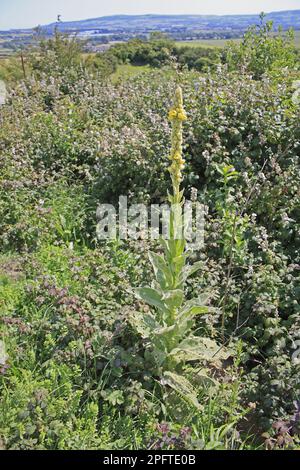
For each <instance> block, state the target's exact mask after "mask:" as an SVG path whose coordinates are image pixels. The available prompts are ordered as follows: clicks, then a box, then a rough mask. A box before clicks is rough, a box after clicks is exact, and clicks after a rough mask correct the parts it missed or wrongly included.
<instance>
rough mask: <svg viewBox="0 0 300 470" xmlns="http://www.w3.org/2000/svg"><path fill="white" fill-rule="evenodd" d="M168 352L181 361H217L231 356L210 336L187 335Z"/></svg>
mask: <svg viewBox="0 0 300 470" xmlns="http://www.w3.org/2000/svg"><path fill="white" fill-rule="evenodd" d="M170 354H171V355H172V356H175V357H176V358H177V359H178V360H182V361H209V362H218V361H220V360H225V359H228V358H229V357H230V356H231V352H230V351H229V350H226V349H225V348H224V347H223V346H219V345H218V344H217V343H216V342H215V341H213V340H212V339H210V338H201V337H200V336H199V337H198V336H189V337H188V338H186V339H184V340H183V341H182V342H181V343H180V344H179V345H178V347H177V348H175V349H173V351H171V353H170Z"/></svg>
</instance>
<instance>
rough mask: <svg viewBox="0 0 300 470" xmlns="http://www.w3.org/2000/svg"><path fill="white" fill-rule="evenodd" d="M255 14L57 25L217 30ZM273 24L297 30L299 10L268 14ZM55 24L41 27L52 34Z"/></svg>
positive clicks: (68, 28) (245, 22) (242, 24)
mask: <svg viewBox="0 0 300 470" xmlns="http://www.w3.org/2000/svg"><path fill="white" fill-rule="evenodd" d="M258 16H259V15H258V14H257V15H223V16H218V15H114V16H103V17H100V18H91V19H87V20H81V21H66V22H62V23H60V24H59V30H60V31H63V32H79V31H89V30H101V31H102V32H103V33H113V34H114V33H120V32H128V33H132V32H134V33H139V32H141V33H142V32H147V31H195V30H201V31H210V30H213V31H218V30H222V31H224V30H228V31H235V30H239V31H240V30H245V29H247V28H248V27H249V26H250V25H252V24H256V23H258V21H259V18H258ZM266 18H267V20H272V21H273V22H274V26H275V27H278V26H282V27H283V29H288V28H290V27H293V28H294V29H297V30H299V29H300V10H288V11H279V12H272V13H268V14H267V17H266ZM55 26H57V23H52V24H49V25H45V26H43V27H42V29H43V30H44V32H46V33H49V34H51V32H53V30H54V28H55Z"/></svg>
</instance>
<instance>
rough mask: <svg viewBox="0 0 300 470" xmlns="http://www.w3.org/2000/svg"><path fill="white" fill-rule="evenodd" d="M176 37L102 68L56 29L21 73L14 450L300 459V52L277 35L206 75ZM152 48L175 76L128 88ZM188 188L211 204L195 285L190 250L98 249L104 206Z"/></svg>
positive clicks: (15, 159)
mask: <svg viewBox="0 0 300 470" xmlns="http://www.w3.org/2000/svg"><path fill="white" fill-rule="evenodd" d="M257 38H259V39H257ZM161 41H162V42H164V41H165V39H164V38H161V37H157V36H156V37H152V39H151V41H150V46H149V43H141V42H139V41H134V42H131V43H129V44H128V45H126V46H118V47H116V49H115V50H114V51H113V52H112V51H109V54H110V56H109V57H108V56H107V55H103V56H101V57H98V58H97V57H96V58H93V57H84V58H83V57H82V54H81V51H80V48H78V47H77V46H78V45H77V44H76V41H75V40H74V41H69V40H66V39H65V38H63V37H61V36H60V35H59V34H56V35H55V37H54V39H52V40H51V41H47V42H43V43H42V44H41V46H40V48H39V50H38V52H37V51H36V50H35V51H34V52H33V53H32V54H30V55H28V56H27V57H26V70H25V77H24V76H23V77H22V75H21V77H19V76H17V75H15V74H14V73H13V68H12V69H11V70H12V73H11V75H10V76H9V78H10V79H11V85H10V86H9V95H8V98H7V102H6V104H5V105H3V106H1V108H0V123H1V127H0V155H1V159H0V165H1V176H0V193H1V201H0V248H1V257H0V315H1V332H2V339H1V342H0V386H1V413H0V444H1V447H2V448H5V449H135V448H148V449H149V448H154V449H157V448H159V449H212V448H215V449H245V448H254V449H260V448H264V447H267V448H268V449H273V448H283V449H286V448H293V449H297V448H298V449H299V446H300V443H299V441H300V437H299V434H300V397H299V393H300V392H299V390H300V381H299V373H300V363H299V357H298V356H299V355H298V350H297V348H299V344H300V333H299V331H300V308H299V294H300V290H299V270H300V252H299V247H300V244H299V241H300V240H299V228H300V227H299V207H300V195H299V183H300V176H299V175H300V173H299V152H300V127H299V117H300V116H299V109H300V108H299V88H297V87H299V78H300V73H299V66H298V59H297V55H296V53H295V51H294V50H293V46H292V42H291V41H290V40H289V38H287V39H282V38H281V39H280V38H279V39H278V38H276V37H274V36H273V35H272V34H271V31H270V28H269V27H268V26H266V27H265V26H264V25H262V26H261V27H260V28H259V29H258V30H253V29H251V31H249V33H248V34H247V35H246V37H245V39H244V41H243V42H242V43H241V44H240V45H231V46H230V47H229V48H228V49H226V51H225V53H224V55H223V56H222V57H220V58H219V59H218V60H217V58H215V59H214V63H213V65H211V66H210V65H209V64H206V65H208V67H206V69H205V71H202V72H199V70H197V69H198V67H194V66H192V67H190V70H189V67H188V68H187V67H182V62H181V60H180V57H179V56H177V57H176V54H175V57H174V51H173V50H171V49H170V48H171V47H173V46H170V47H169V48H168V47H167V48H166V47H165V44H164V46H162V47H158V45H159V44H161ZM136 45H138V47H137V48H135V46H136ZM141 48H142V50H143V54H144V57H145V56H147V57H148V58H149V57H151V61H150V60H148V61H147V62H143V63H147V64H151V65H152V66H155V67H156V68H152V69H149V70H148V71H147V73H142V74H140V75H138V76H136V77H132V78H128V79H126V80H123V79H122V78H120V77H119V78H118V80H114V79H113V78H112V77H113V75H111V74H112V73H113V72H114V70H115V67H116V66H117V62H118V61H119V60H120V56H122V54H125V55H126V56H125V57H123V56H122V57H121V61H124V62H126V61H127V60H128V59H129V61H130V62H132V63H138V62H137V61H138V59H137V54H139V53H140V50H141ZM155 48H156V49H155ZM165 49H167V52H166V51H165ZM131 50H132V51H133V52H129V51H131ZM170 50H171V54H170ZM153 51H154V52H155V54H154V56H153ZM164 52H166V54H165V56H163V58H162V60H160V59H161V57H160V56H159V54H161V53H164ZM128 54H132V56H129V55H128ZM117 55H118V56H119V57H117ZM158 56H159V57H158ZM112 57H113V58H112ZM111 58H112V59H111ZM116 58H117V62H116V63H115V65H114V60H115V59H116ZM143 60H145V59H143ZM156 60H158V63H157V62H156ZM184 63H186V62H185V61H184ZM112 64H113V66H112ZM158 65H159V67H158ZM200 69H201V70H202V67H200ZM23 72H24V71H23ZM23 75H24V74H23ZM178 82H179V83H180V85H181V87H182V90H183V97H184V108H185V110H184V109H183V104H182V102H181V96H180V92H179V91H177V94H176V100H175V104H172V100H173V96H174V91H175V89H176V87H177V85H178ZM172 106H173V107H172ZM170 109H171V112H170V113H169V120H168V111H169V110H170ZM185 113H186V114H185ZM186 117H187V119H186ZM170 120H171V122H170ZM171 129H173V130H172V131H171ZM182 131H183V143H184V146H183V151H184V160H185V162H183V160H182V154H181V147H180V146H179V147H178V142H179V143H181V133H182ZM171 143H172V146H171ZM169 148H171V151H168V149H169ZM178 152H179V156H180V158H179V157H178ZM168 154H170V155H171V160H172V161H173V163H174V162H175V163H174V165H175V166H174V165H173V166H172V165H171V171H170V172H171V176H172V181H173V185H172V184H171V182H170V178H169V176H170V175H169V171H168V169H169V166H170V160H169V159H168ZM178 162H179V163H178ZM184 164H185V168H184V171H183V172H182V170H183V165H184ZM176 165H180V168H179V167H177V166H176ZM179 170H180V171H179ZM178 171H179V173H178ZM176 175H177V176H176ZM177 178H178V179H177ZM179 182H180V183H181V188H182V189H183V190H184V191H185V196H186V197H189V196H190V193H192V195H193V199H194V200H196V199H198V200H199V201H200V202H201V203H203V204H204V205H205V208H206V209H205V210H206V220H205V244H204V246H203V247H202V248H201V250H198V251H195V252H193V253H191V254H190V258H189V261H188V263H189V264H188V265H187V266H190V269H191V270H190V272H189V274H190V276H189V277H188V278H187V276H185V277H184V280H185V282H182V279H183V277H182V276H183V272H184V271H183V269H184V264H185V263H186V262H187V260H186V256H185V252H184V247H183V246H181V245H180V244H178V243H177V242H176V240H171V242H169V243H168V244H166V245H165V246H164V253H165V258H163V257H162V256H160V255H161V254H162V248H161V247H159V246H158V245H157V244H156V243H155V242H150V241H148V240H137V241H133V240H128V241H121V240H113V241H110V242H104V241H99V240H97V237H96V223H97V221H96V209H97V205H98V203H99V202H116V201H117V200H118V197H119V195H120V194H123V195H127V196H128V198H129V201H131V202H133V201H134V202H147V203H149V202H153V203H157V202H164V201H165V200H166V197H167V193H168V192H170V191H171V188H172V187H173V192H171V193H170V196H169V197H170V198H171V199H172V198H175V199H176V201H177V202H179V203H181V202H182V199H181V198H182V194H181V193H180V192H179V187H178V186H177V183H179ZM174 223H178V224H179V225H180V224H181V221H180V219H178V220H177V222H174ZM149 254H150V259H151V261H152V264H153V266H154V270H155V275H156V280H157V282H156V283H154V284H153V277H154V276H153V274H152V267H151V266H149V261H148V259H149V258H148V255H149ZM193 267H194V268H195V269H193ZM196 268H197V269H196ZM170 273H172V276H171V277H170ZM174 273H175V274H174ZM150 285H151V287H150V288H149V287H145V286H150ZM141 286H142V287H141ZM153 287H155V289H156V290H157V292H156V291H154V290H153ZM155 292H156V293H155ZM137 294H138V296H137ZM192 299H197V302H196V303H193V302H194V301H193V300H192ZM174 312H175V313H174ZM176 312H177V313H176ZM177 314H178V318H180V319H181V320H182V318H184V319H185V322H184V323H183V327H182V328H183V329H181V330H180V332H179V330H176V331H175V332H174V325H175V324H176V321H177V320H176V319H177ZM174 315H175V316H174ZM190 315H192V316H193V318H190ZM181 326H182V325H181ZM179 333H180V334H179ZM180 335H183V336H180ZM184 341H185V345H186V348H185V349H184V348H183V345H182V342H184ZM217 345H219V346H217ZM172 348H175V350H176V351H177V354H178V352H180V354H181V356H180V355H178V357H176V354H175V353H173V358H170V352H171V353H172V350H173V349H172ZM216 348H218V349H217V350H216ZM183 349H184V350H185V354H183V353H182V351H183ZM211 351H213V353H212V354H210V352H211ZM191 353H193V354H191ZM174 354H175V356H174ZM180 357H181V358H182V359H180ZM179 359H180V360H179ZM178 374H179V376H180V378H178Z"/></svg>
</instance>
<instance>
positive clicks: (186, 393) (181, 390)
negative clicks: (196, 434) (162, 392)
mask: <svg viewBox="0 0 300 470" xmlns="http://www.w3.org/2000/svg"><path fill="white" fill-rule="evenodd" d="M163 383H164V384H165V385H169V387H171V388H172V389H173V390H175V392H176V393H177V394H178V395H179V396H180V397H181V398H182V399H183V400H184V401H186V402H188V403H189V404H191V405H193V406H194V407H195V408H197V409H198V410H201V409H202V408H203V407H202V406H201V405H200V403H199V402H198V399H197V394H196V391H195V389H194V388H193V386H192V384H191V383H190V382H189V381H188V380H187V379H186V378H185V377H183V376H182V375H178V374H175V373H173V372H168V371H166V372H165V373H164V375H163Z"/></svg>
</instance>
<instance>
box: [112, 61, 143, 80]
mask: <svg viewBox="0 0 300 470" xmlns="http://www.w3.org/2000/svg"><path fill="white" fill-rule="evenodd" d="M151 70H152V69H151V67H149V66H148V65H129V64H124V65H119V66H118V68H117V70H116V72H115V73H114V74H113V75H112V77H111V79H112V82H113V83H116V82H118V81H119V80H120V79H123V80H124V79H125V80H128V79H129V78H132V77H137V76H138V75H141V74H142V73H146V72H150V71H151Z"/></svg>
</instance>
